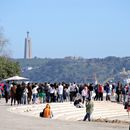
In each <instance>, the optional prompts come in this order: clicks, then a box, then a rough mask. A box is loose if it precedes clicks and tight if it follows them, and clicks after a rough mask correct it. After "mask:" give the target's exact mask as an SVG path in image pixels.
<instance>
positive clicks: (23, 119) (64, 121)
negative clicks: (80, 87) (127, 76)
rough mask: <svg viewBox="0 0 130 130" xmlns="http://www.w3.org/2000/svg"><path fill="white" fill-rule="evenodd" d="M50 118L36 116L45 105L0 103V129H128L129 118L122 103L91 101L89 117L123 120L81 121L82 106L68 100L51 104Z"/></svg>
mask: <svg viewBox="0 0 130 130" xmlns="http://www.w3.org/2000/svg"><path fill="white" fill-rule="evenodd" d="M50 105H51V108H52V110H53V114H54V117H53V118H52V119H44V118H40V117H39V112H40V111H42V109H43V107H44V106H45V104H42V105H37V104H36V105H26V106H23V105H22V106H12V107H11V106H10V104H5V103H4V101H2V103H0V112H1V118H0V121H1V126H0V130H41V129H44V130H79V129H82V130H87V129H89V130H95V129H96V130H104V129H105V130H129V125H128V122H129V118H128V115H127V112H126V110H124V109H123V105H122V104H117V103H111V102H106V101H103V102H99V101H97V102H94V112H93V115H92V118H93V119H101V118H103V119H107V120H117V119H118V120H120V121H126V122H127V123H121V122H120V123H105V122H95V121H92V122H87V121H85V122H83V121H81V120H82V119H83V116H84V115H85V108H75V107H74V106H73V104H72V103H69V102H65V103H51V104H50Z"/></svg>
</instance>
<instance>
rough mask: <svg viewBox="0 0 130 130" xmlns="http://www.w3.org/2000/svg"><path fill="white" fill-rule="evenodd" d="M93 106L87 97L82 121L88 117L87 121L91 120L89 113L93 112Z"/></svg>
mask: <svg viewBox="0 0 130 130" xmlns="http://www.w3.org/2000/svg"><path fill="white" fill-rule="evenodd" d="M93 107H94V104H93V102H92V101H91V99H90V98H89V99H87V100H86V115H85V116H84V119H83V121H86V119H88V121H91V117H90V116H91V114H92V112H93Z"/></svg>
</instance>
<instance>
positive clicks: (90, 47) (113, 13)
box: [0, 0, 130, 58]
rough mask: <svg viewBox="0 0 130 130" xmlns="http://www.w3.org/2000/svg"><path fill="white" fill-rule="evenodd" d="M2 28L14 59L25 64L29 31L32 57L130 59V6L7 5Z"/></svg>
mask: <svg viewBox="0 0 130 130" xmlns="http://www.w3.org/2000/svg"><path fill="white" fill-rule="evenodd" d="M1 26H2V27H3V28H4V35H5V37H7V38H8V39H9V42H10V50H12V57H13V58H23V52H24V44H25V41H24V39H25V34H26V32H27V30H29V32H30V35H31V39H32V43H33V44H32V52H33V55H32V57H35V56H36V57H39V58H63V57H67V56H76V57H77V56H80V57H83V58H104V57H107V56H117V57H125V56H130V50H129V48H130V0H125V1H123V0H91V1H90V0H65V1H62V0H49V1H44V0H37V1H36V0H22V1H17V0H13V1H8V0H4V1H0V27H1Z"/></svg>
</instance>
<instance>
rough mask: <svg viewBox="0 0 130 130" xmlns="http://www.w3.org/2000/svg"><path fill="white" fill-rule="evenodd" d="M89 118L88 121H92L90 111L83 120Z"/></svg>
mask: <svg viewBox="0 0 130 130" xmlns="http://www.w3.org/2000/svg"><path fill="white" fill-rule="evenodd" d="M87 118H88V121H91V119H90V113H88V112H87V113H86V115H85V117H84V119H83V121H86V119H87Z"/></svg>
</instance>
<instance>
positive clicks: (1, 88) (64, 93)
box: [0, 81, 130, 105]
mask: <svg viewBox="0 0 130 130" xmlns="http://www.w3.org/2000/svg"><path fill="white" fill-rule="evenodd" d="M104 93H105V100H107V101H110V100H111V97H112V96H113V97H115V101H117V102H123V103H125V102H126V101H127V100H128V97H129V95H130V84H126V85H123V84H122V83H121V82H118V83H106V84H104V85H102V84H93V83H91V84H76V83H69V84H66V83H64V82H62V83H53V84H52V83H28V84H25V83H24V82H23V83H20V84H19V83H15V82H11V83H10V82H8V81H7V82H6V83H4V84H3V83H2V84H0V98H1V97H4V98H5V101H6V103H8V100H9V99H11V105H15V104H16V103H17V104H18V105H19V104H38V103H50V102H65V101H70V102H74V101H75V100H77V99H78V98H80V102H82V103H83V104H84V101H85V99H86V98H89V99H92V98H93V100H95V101H97V100H99V101H103V100H104Z"/></svg>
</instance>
